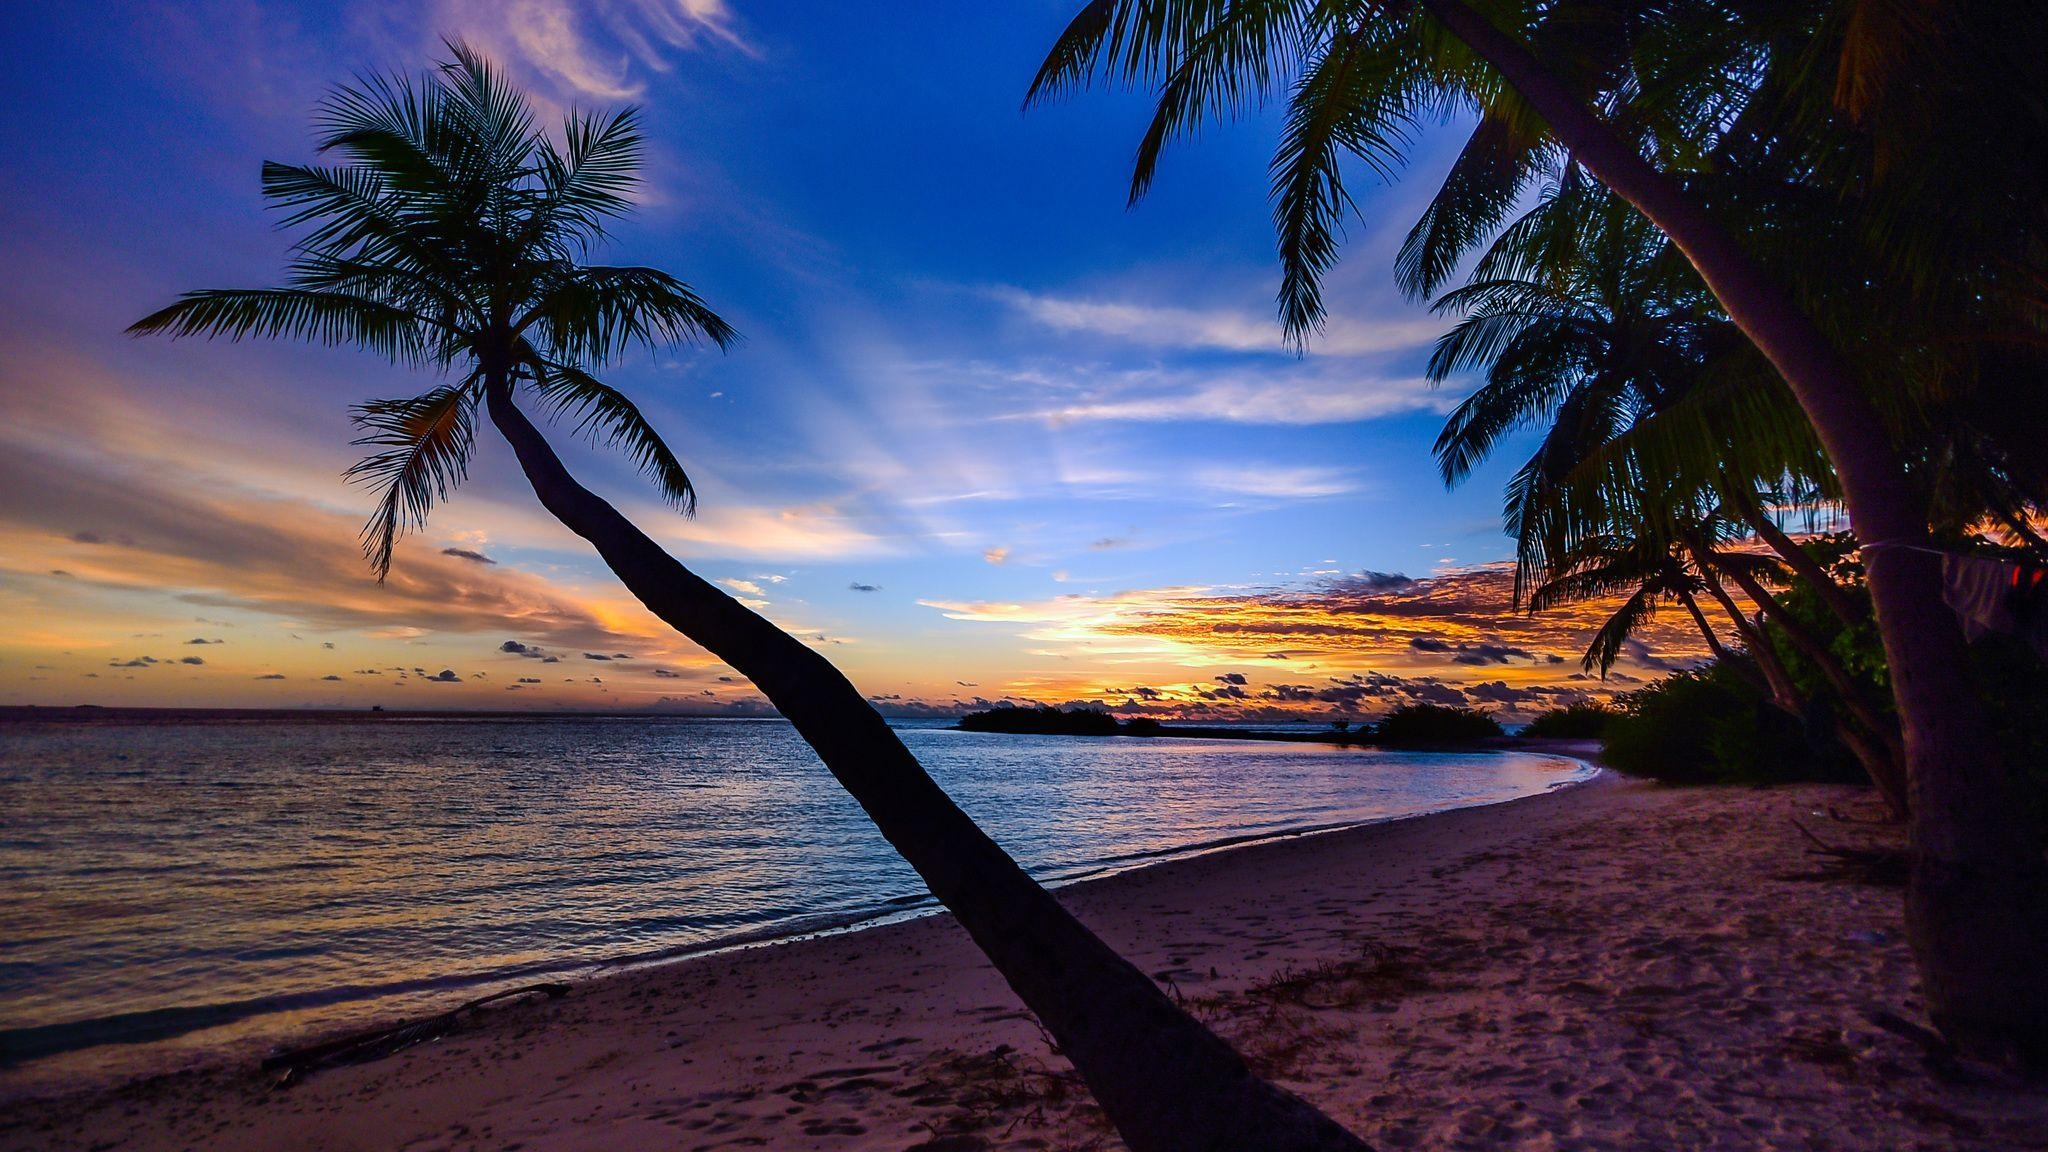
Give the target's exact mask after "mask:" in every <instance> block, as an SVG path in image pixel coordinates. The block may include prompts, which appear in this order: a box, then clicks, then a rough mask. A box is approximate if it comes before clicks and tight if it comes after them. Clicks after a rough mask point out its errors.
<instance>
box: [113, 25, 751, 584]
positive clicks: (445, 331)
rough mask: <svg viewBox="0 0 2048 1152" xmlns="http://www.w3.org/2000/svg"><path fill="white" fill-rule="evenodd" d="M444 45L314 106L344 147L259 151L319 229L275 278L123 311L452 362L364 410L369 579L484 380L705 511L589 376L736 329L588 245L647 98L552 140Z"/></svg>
mask: <svg viewBox="0 0 2048 1152" xmlns="http://www.w3.org/2000/svg"><path fill="white" fill-rule="evenodd" d="M449 49H450V52H451V53H452V54H453V57H454V58H453V59H452V60H450V61H448V62H447V63H444V64H442V65H440V66H439V67H438V68H437V69H435V70H434V71H431V72H429V73H427V74H426V75H424V76H421V77H419V78H418V79H417V80H414V79H412V78H409V77H405V76H391V77H370V78H365V79H362V80H360V81H359V82H358V83H357V84H355V85H350V86H343V87H340V88H337V89H336V90H335V91H334V92H333V93H332V94H331V95H330V96H329V97H328V98H327V99H326V100H325V101H324V102H323V103H322V105H321V108H320V113H319V119H318V125H319V128H320V131H321V136H320V139H319V151H320V152H322V153H335V154H338V155H340V156H342V157H345V158H346V159H347V161H348V162H347V163H344V164H342V165H339V166H335V167H321V166H315V165H297V164H279V163H275V162H271V163H265V164H264V166H263V194H264V196H265V197H266V198H268V199H269V200H270V201H271V203H272V204H273V205H274V206H275V207H276V208H278V209H279V210H280V211H281V212H282V213H284V217H283V225H284V226H285V227H303V228H306V229H307V231H306V233H305V234H304V235H303V236H302V237H301V238H300V239H299V240H298V241H297V243H296V244H294V245H293V248H292V259H291V264H290V268H289V275H288V278H287V279H286V281H285V283H284V285H283V286H281V287H276V288H254V289H207V290H202V291H197V292H188V293H186V294H185V295H184V296H182V297H181V298H180V299H179V300H178V302H177V303H175V304H172V305H171V306H170V307H168V308H164V309H162V310H160V311H158V312H155V313H152V314H151V315H149V316H147V317H144V318H143V319H142V320H140V321H138V322H137V323H136V324H135V325H134V326H133V327H132V328H130V329H129V331H131V332H133V333H137V334H142V333H165V334H168V335H170V336H173V337H178V336H194V335H209V336H211V335H224V336H228V337H230V338H232V339H237V340H239V339H241V338H242V337H244V336H261V337H280V336H290V337H297V338H300V339H306V340H313V341H317V342H319V343H323V344H328V345H339V344H353V345H357V346H359V347H362V348H366V349H369V350H371V351H374V352H377V353H379V354H381V355H383V356H385V357H387V358H389V359H390V360H392V361H393V362H395V363H400V364H406V365H413V366H420V367H433V368H436V369H438V370H440V371H441V372H442V373H443V375H444V377H445V378H448V379H449V382H447V383H443V384H441V385H439V386H437V387H434V388H432V389H429V390H428V391H426V392H423V393H421V394H419V395H417V396H411V397H407V398H403V399H395V400H374V401H371V402H369V403H366V404H362V405H359V406H357V407H356V409H355V411H354V418H355V421H356V423H357V424H358V425H359V426H360V427H361V428H362V429H363V431H364V434H363V435H362V437H360V438H359V439H357V440H356V441H355V443H357V444H358V445H362V446H364V447H366V448H368V449H370V450H371V451H370V452H369V454H368V455H366V456H365V457H364V458H363V459H362V460H361V461H359V462H358V463H357V464H356V465H355V466H354V467H353V468H351V469H349V471H348V476H349V478H350V479H351V480H355V481H358V482H361V483H364V484H367V485H369V486H371V487H372V488H373V489H374V490H376V491H377V493H378V495H379V499H378V504H377V510H376V512H375V513H374V514H373V515H372V516H371V517H370V520H369V523H368V524H367V525H365V527H364V529H363V549H364V553H365V554H366V555H367V557H368V558H369V560H370V563H371V566H372V567H373V568H375V570H376V572H377V577H378V579H379V580H382V579H383V578H384V577H385V575H386V574H388V573H389V571H390V569H391V560H392V549H393V546H394V544H395V543H396V541H397V538H398V537H399V536H400V535H402V534H403V533H404V532H406V531H408V530H411V529H416V528H419V527H421V526H422V525H424V524H425V522H426V518H427V514H428V512H429V511H430V509H431V508H432V507H433V503H434V501H436V500H442V499H446V498H447V496H448V494H449V492H450V491H452V490H453V489H454V488H455V486H456V485H457V484H459V483H460V482H461V481H462V479H463V477H464V475H465V474H466V473H467V470H468V465H469V458H470V453H471V450H472V448H473V446H474V443H475V438H476V413H477V406H478V402H479V401H480V400H482V399H484V398H485V397H486V396H487V395H488V393H489V391H490V390H491V389H506V390H510V389H514V388H523V389H524V390H525V391H526V393H527V394H528V395H529V396H531V397H532V398H533V400H534V401H535V402H536V403H537V404H538V405H539V407H540V408H541V410H542V411H543V412H545V413H546V414H548V415H550V416H553V417H557V418H560V417H567V418H568V419H570V420H571V421H573V422H574V425H575V427H576V430H577V431H578V432H580V433H583V434H585V435H587V436H589V437H590V438H591V440H592V441H593V442H596V443H599V444H601V445H603V446H606V447H617V448H620V449H622V450H623V451H624V452H625V453H626V454H627V455H628V456H629V457H630V458H631V459H632V460H633V461H634V462H635V463H636V464H638V465H639V467H640V468H641V470H642V471H643V472H644V473H646V475H647V476H648V477H649V478H650V479H652V480H653V481H654V483H655V484H656V486H657V487H658V488H659V489H660V490H661V493H662V495H663V496H664V497H665V498H667V500H668V501H669V502H670V503H671V504H673V505H675V506H676V507H677V508H679V509H681V510H682V511H683V512H684V513H685V514H689V513H691V512H693V511H694V510H695V505H696V494H695V491H694V490H693V489H692V487H691V485H690V478H689V476H688V474H687V473H685V472H684V470H683V467H682V464H681V463H680V462H679V461H678V460H677V459H676V456H675V453H674V452H673V451H671V450H670V449H669V447H668V445H667V444H666V443H664V442H663V441H662V439H661V437H660V436H659V435H658V434H657V433H656V432H655V431H654V429H653V427H652V426H650V425H649V424H648V422H647V420H646V418H645V417H644V416H642V415H641V413H640V410H639V409H638V408H637V407H635V406H634V404H633V403H632V401H630V400H628V399H627V398H626V397H625V396H624V395H623V394H622V393H620V392H619V391H618V390H617V389H615V388H612V387H611V386H610V385H607V384H605V383H604V382H602V381H600V380H599V379H597V377H596V376H595V375H593V374H592V373H593V370H594V369H597V368H601V367H602V366H604V365H605V364H607V363H610V362H611V361H613V360H614V359H615V358H617V356H618V355H619V354H620V353H621V352H623V351H625V350H627V349H629V348H631V347H634V346H636V345H637V346H644V347H648V348H656V347H665V346H673V345H676V344H681V343H690V342H695V341H700V340H704V341H709V342H711V343H713V344H716V345H718V346H719V347H721V348H724V347H726V346H728V345H730V344H731V343H732V342H733V341H734V340H735V339H737V333H736V332H735V331H734V330H733V328H732V326H731V325H729V324H727V323H726V322H725V321H724V320H722V319H720V318H719V317H718V315H717V314H716V313H714V312H712V311H711V310H710V309H709V308H708V307H706V306H705V304H704V302H703V301H702V300H700V299H699V298H698V297H697V295H696V293H694V292H692V291H691V290H690V288H689V286H688V285H686V284H684V283H682V282H681V281H679V280H677V279H676V278H675V277H673V276H670V275H669V274H667V273H665V272H661V271H658V270H656V269H653V268H637V267H619V266H611V265H599V264H586V263H583V262H582V260H583V258H584V257H586V256H587V255H588V254H589V253H590V252H591V250H592V249H593V248H595V247H596V246H597V245H599V244H600V243H602V242H603V241H604V240H605V239H606V231H605V229H606V225H607V223H608V222H609V221H611V220H613V219H615V218H617V217H619V216H621V215H623V214H624V213H625V212H626V210H627V209H629V208H630V207H631V200H630V196H631V193H632V191H633V189H634V187H635V186H636V185H637V183H638V180H639V175H638V170H639V167H640V142H641V138H640V132H639V118H638V113H637V112H636V111H635V110H633V109H630V108H628V109H623V110H620V111H616V112H612V113H606V114H597V113H578V112H571V113H570V114H569V115H568V116H567V118H566V120H565V121H564V123H563V125H562V131H561V138H560V142H559V143H558V142H557V141H556V140H555V139H552V138H550V137H549V136H548V135H547V134H546V133H545V132H543V131H541V130H540V129H539V128H538V127H536V118H535V115H534V112H533V109H532V107H531V106H530V105H529V103H528V102H527V100H526V98H525V96H524V95H523V94H522V93H520V92H519V91H518V90H517V89H516V88H514V87H512V86H511V85H509V84H507V83H505V82H504V80H503V78H502V77H500V76H499V75H498V74H497V72H496V71H495V70H494V69H493V68H492V67H491V66H490V64H489V63H488V62H487V61H485V60H484V59H483V58H482V57H481V56H478V55H477V54H476V53H474V52H472V51H470V50H469V49H468V48H466V47H464V46H462V45H461V44H450V45H449Z"/></svg>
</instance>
